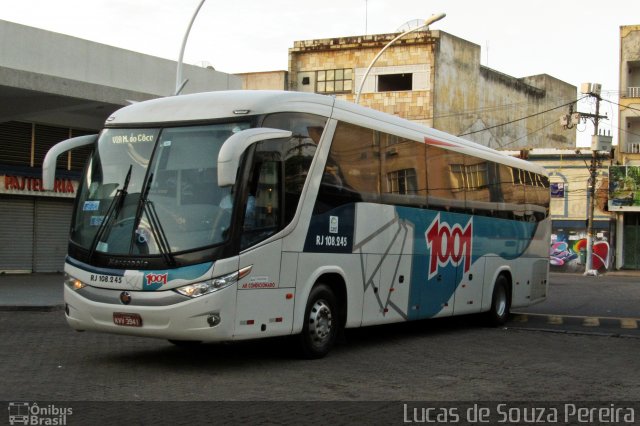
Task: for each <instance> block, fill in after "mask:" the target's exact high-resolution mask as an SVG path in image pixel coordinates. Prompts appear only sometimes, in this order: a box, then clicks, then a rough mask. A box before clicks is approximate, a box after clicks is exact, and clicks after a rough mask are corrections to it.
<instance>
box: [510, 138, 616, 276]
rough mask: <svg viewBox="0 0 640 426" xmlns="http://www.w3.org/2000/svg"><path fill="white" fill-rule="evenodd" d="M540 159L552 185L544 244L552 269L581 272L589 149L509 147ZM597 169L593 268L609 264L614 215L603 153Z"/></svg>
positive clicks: (612, 256)
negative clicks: (547, 243)
mask: <svg viewBox="0 0 640 426" xmlns="http://www.w3.org/2000/svg"><path fill="white" fill-rule="evenodd" d="M509 154H510V155H515V156H522V155H523V154H524V157H525V159H526V160H528V161H531V162H535V163H537V164H540V165H541V166H543V167H544V168H546V169H547V171H548V172H549V181H550V185H551V204H550V215H551V220H552V235H551V241H550V247H549V255H550V262H551V269H552V270H553V271H558V272H584V270H585V261H586V249H587V231H588V228H587V218H588V212H589V208H590V203H591V198H590V183H589V177H590V170H589V167H590V163H591V158H592V155H593V153H592V151H591V150H590V149H583V150H576V149H562V150H561V149H534V150H531V151H524V152H523V151H520V152H518V151H512V152H509ZM599 158H600V162H599V164H598V167H597V169H596V170H597V171H596V188H595V209H594V216H593V219H594V220H593V231H594V238H593V243H594V246H593V253H594V254H593V257H592V260H593V265H594V269H600V270H602V269H611V268H613V267H614V261H615V253H614V242H615V241H616V227H615V216H614V214H612V213H610V212H609V211H608V206H607V201H608V188H609V164H610V162H611V158H610V156H609V155H608V154H604V153H602V154H599Z"/></svg>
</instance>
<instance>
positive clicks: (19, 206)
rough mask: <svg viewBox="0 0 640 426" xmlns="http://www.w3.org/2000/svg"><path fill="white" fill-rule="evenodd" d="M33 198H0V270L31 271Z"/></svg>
mask: <svg viewBox="0 0 640 426" xmlns="http://www.w3.org/2000/svg"><path fill="white" fill-rule="evenodd" d="M33 205H34V199H33V198H26V197H23V198H11V197H2V198H0V272H31V271H32V266H33Z"/></svg>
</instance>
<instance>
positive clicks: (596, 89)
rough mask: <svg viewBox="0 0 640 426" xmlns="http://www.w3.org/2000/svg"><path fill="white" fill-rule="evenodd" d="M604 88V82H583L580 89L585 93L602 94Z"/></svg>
mask: <svg viewBox="0 0 640 426" xmlns="http://www.w3.org/2000/svg"><path fill="white" fill-rule="evenodd" d="M601 90H602V84H600V83H582V84H581V85H580V91H581V92H582V93H584V94H592V95H598V96H600V92H601Z"/></svg>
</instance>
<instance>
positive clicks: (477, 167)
mask: <svg viewBox="0 0 640 426" xmlns="http://www.w3.org/2000/svg"><path fill="white" fill-rule="evenodd" d="M451 174H452V176H453V178H454V179H453V180H454V181H455V182H457V183H458V184H457V185H456V186H457V187H458V188H459V189H460V190H462V189H466V190H476V189H481V188H486V186H487V163H486V162H482V163H478V164H470V165H465V164H451Z"/></svg>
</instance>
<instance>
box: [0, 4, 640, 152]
mask: <svg viewBox="0 0 640 426" xmlns="http://www.w3.org/2000/svg"><path fill="white" fill-rule="evenodd" d="M199 3H200V0H0V19H3V20H6V21H11V22H15V23H19V24H24V25H29V26H32V27H37V28H41V29H45V30H50V31H55V32H58V33H63V34H68V35H71V36H74V37H79V38H83V39H87V40H91V41H95V42H99V43H104V44H108V45H111V46H116V47H120V48H124V49H129V50H133V51H136V52H140V53H144V54H149V55H153V56H158V57H162V58H167V59H172V60H177V58H178V55H179V52H180V47H181V44H182V40H183V37H184V34H185V31H186V30H187V27H188V24H189V21H190V19H191V17H192V15H193V13H194V12H195V10H196V8H197V6H198V4H199ZM437 13H445V14H446V15H447V16H446V17H445V18H444V19H443V20H441V21H438V22H436V23H434V24H432V26H431V29H437V30H442V31H445V32H447V33H450V34H453V35H455V36H457V37H460V38H463V39H465V40H468V41H471V42H473V43H476V44H478V45H480V46H481V49H482V54H481V63H482V64H483V65H487V66H489V67H491V68H493V69H495V70H498V71H500V72H502V73H505V74H508V75H511V76H513V77H525V76H528V75H535V74H542V73H544V74H549V75H551V76H553V77H556V78H558V79H560V80H563V81H565V82H567V83H570V84H572V85H574V86H577V87H578V90H579V89H580V85H581V83H583V82H595V83H600V84H602V91H603V93H602V97H603V98H604V99H610V100H612V101H613V102H617V101H618V94H619V85H618V81H619V75H618V74H619V59H620V58H619V56H620V53H619V49H620V28H619V27H620V26H621V25H640V1H638V0H609V1H606V2H603V1H596V0H564V1H557V0H536V1H522V0H484V1H472V0H320V1H318V0H233V1H221V0H206V1H205V3H204V5H203V6H202V8H201V9H200V12H199V13H198V15H197V17H196V20H195V22H194V24H193V27H192V29H191V32H190V34H189V38H188V42H187V46H186V50H185V54H184V62H185V63H190V64H197V65H212V66H213V67H214V68H215V69H216V70H218V71H222V72H228V73H239V72H255V71H272V70H286V69H287V66H288V64H287V61H288V49H289V48H291V47H292V46H293V42H294V41H296V40H309V39H316V38H332V37H344V36H353V35H362V34H381V33H393V32H396V30H398V29H399V28H400V27H401V26H402V25H403V24H404V23H406V22H408V21H412V20H415V19H426V18H427V17H429V16H431V15H433V14H437ZM616 108H617V107H616V106H615V105H613V104H611V103H609V102H602V103H601V108H600V112H601V114H607V115H608V116H609V117H611V118H612V119H611V120H603V121H601V128H602V129H604V130H605V131H607V130H610V131H611V132H612V134H614V141H615V140H616V139H617V137H615V136H617V131H618V130H617V128H618V123H617V113H616ZM578 109H579V110H580V111H582V112H594V105H593V103H592V102H587V101H583V102H581V103H580V104H579V108H578ZM592 132H593V130H592V127H591V126H588V125H580V126H578V144H579V145H584V144H585V143H588V141H589V135H590V134H591V133H592ZM585 141H587V142H585Z"/></svg>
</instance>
